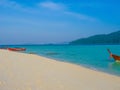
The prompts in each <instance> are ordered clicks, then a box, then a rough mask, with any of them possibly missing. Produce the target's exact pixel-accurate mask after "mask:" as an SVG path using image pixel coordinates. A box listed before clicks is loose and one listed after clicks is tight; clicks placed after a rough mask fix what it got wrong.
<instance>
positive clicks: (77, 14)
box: [64, 11, 96, 21]
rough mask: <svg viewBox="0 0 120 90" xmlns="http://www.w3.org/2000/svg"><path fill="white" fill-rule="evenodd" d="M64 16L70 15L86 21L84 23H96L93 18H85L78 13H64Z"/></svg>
mask: <svg viewBox="0 0 120 90" xmlns="http://www.w3.org/2000/svg"><path fill="white" fill-rule="evenodd" d="M64 13H65V14H66V15H70V16H73V17H76V18H78V19H80V20H86V21H96V19H95V18H93V17H90V16H87V15H84V14H80V13H74V12H68V11H66V12H64Z"/></svg>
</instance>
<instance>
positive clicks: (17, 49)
mask: <svg viewBox="0 0 120 90" xmlns="http://www.w3.org/2000/svg"><path fill="white" fill-rule="evenodd" d="M7 49H8V50H9V51H25V50H26V48H7Z"/></svg>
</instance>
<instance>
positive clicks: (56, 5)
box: [39, 2, 65, 10]
mask: <svg viewBox="0 0 120 90" xmlns="http://www.w3.org/2000/svg"><path fill="white" fill-rule="evenodd" d="M39 6H41V7H44V8H48V9H51V10H64V9H65V6H64V5H63V4H60V3H54V2H41V3H39Z"/></svg>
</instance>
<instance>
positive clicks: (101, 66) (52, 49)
mask: <svg viewBox="0 0 120 90" xmlns="http://www.w3.org/2000/svg"><path fill="white" fill-rule="evenodd" d="M11 47H24V48H27V51H26V52H25V53H30V52H32V53H36V54H38V55H41V56H45V57H48V58H52V59H55V60H58V61H63V62H69V63H73V64H77V65H82V66H84V67H87V68H91V69H94V70H99V71H102V72H106V73H109V74H114V75H118V76H120V63H117V62H115V61H114V59H110V57H109V53H108V51H107V48H109V49H110V50H111V52H112V53H114V54H117V55H120V45H23V46H11Z"/></svg>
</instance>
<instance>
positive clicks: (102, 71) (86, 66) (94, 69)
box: [25, 53, 120, 77]
mask: <svg viewBox="0 0 120 90" xmlns="http://www.w3.org/2000/svg"><path fill="white" fill-rule="evenodd" d="M25 54H29V53H25ZM33 55H37V56H40V57H44V58H46V59H51V60H55V61H58V62H63V63H68V64H72V65H77V66H80V67H83V68H86V69H90V70H93V71H97V72H101V73H105V74H109V75H114V76H117V77H120V74H119V75H117V74H115V73H110V72H107V71H105V70H103V69H97V68H93V67H90V66H88V65H85V64H83V65H82V64H77V63H72V62H68V61H61V59H57V58H52V57H49V56H48V57H47V56H46V55H41V54H33Z"/></svg>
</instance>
